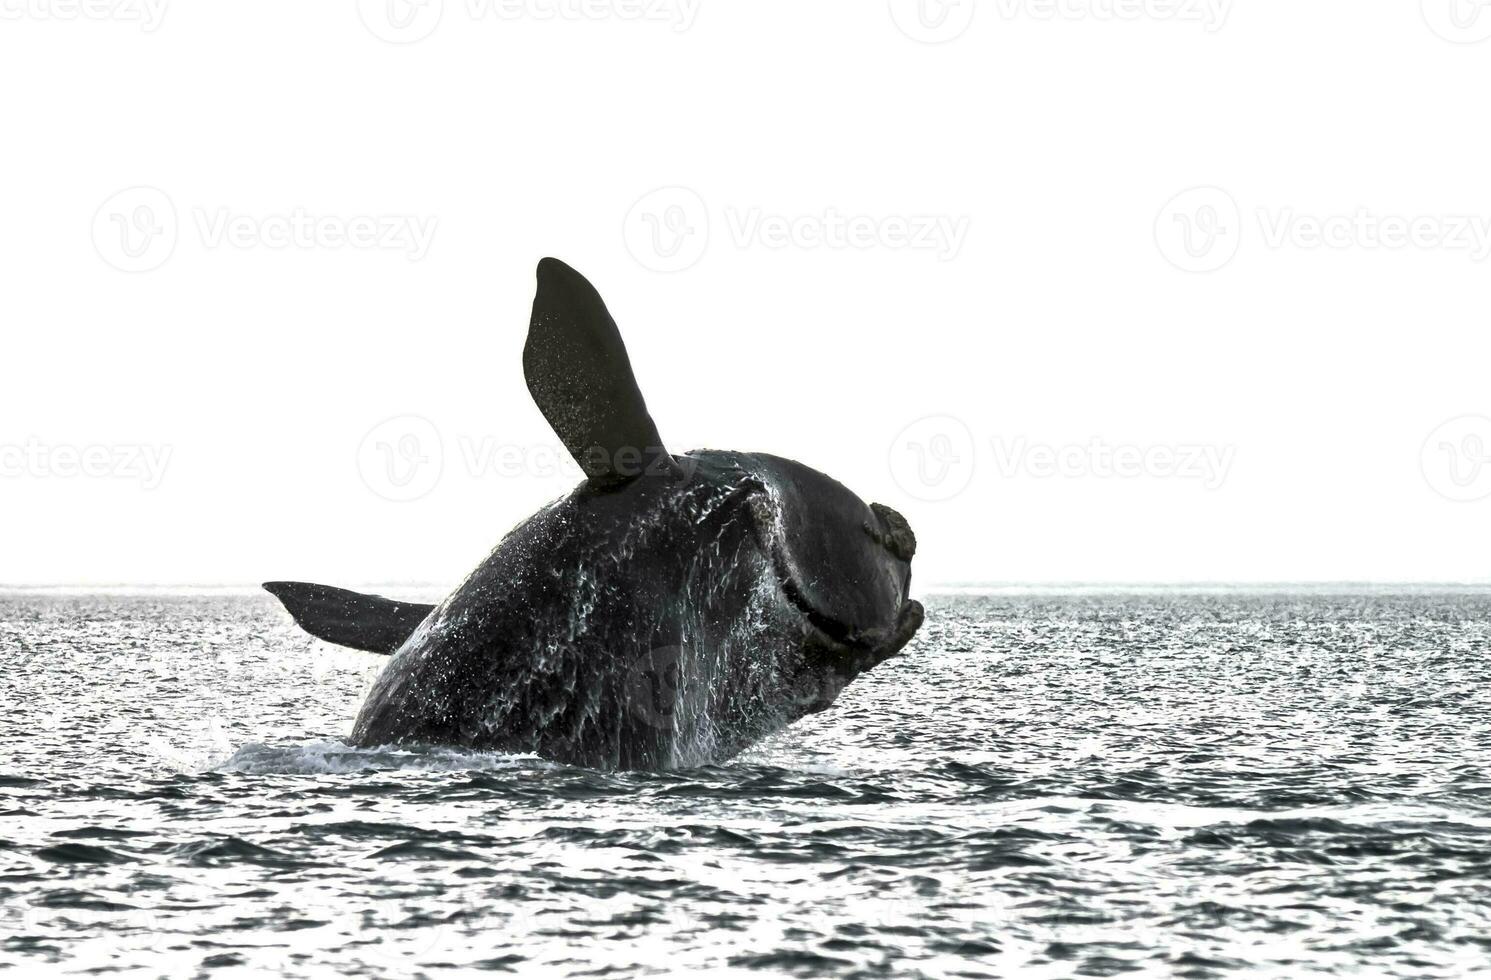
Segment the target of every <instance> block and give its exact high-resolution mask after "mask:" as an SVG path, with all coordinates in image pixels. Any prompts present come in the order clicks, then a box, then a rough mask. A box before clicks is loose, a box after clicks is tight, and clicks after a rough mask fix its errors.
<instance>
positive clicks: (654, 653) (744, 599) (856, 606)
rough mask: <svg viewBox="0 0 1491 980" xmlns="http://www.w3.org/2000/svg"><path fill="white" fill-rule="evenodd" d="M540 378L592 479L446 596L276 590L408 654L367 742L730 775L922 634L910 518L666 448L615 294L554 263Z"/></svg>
mask: <svg viewBox="0 0 1491 980" xmlns="http://www.w3.org/2000/svg"><path fill="white" fill-rule="evenodd" d="M523 372H524V376H525V378H526V380H527V383H528V389H529V392H530V393H531V395H532V397H533V400H534V401H535V403H537V405H538V408H539V410H540V411H541V412H542V413H543V415H544V417H545V418H546V419H547V420H548V422H549V424H550V426H551V427H552V428H553V429H554V431H555V433H556V434H557V435H558V436H559V438H560V440H561V441H562V442H563V443H564V445H565V447H566V449H568V450H569V452H570V453H571V454H572V455H573V456H574V457H575V460H576V461H577V462H578V463H579V464H580V467H581V469H582V470H583V471H584V473H585V480H584V482H583V483H581V485H580V486H579V487H578V488H577V489H575V490H574V492H572V493H570V494H569V495H568V496H566V497H563V498H561V499H560V500H558V501H556V502H554V503H553V504H550V505H549V506H547V507H545V508H544V509H543V510H541V511H539V512H538V513H537V514H535V515H533V516H532V517H530V518H529V519H528V520H526V521H524V522H523V523H522V524H520V525H518V527H517V528H515V529H514V530H513V531H511V532H510V533H508V535H507V536H506V537H504V538H503V539H502V541H501V542H500V543H499V544H498V545H497V547H496V549H495V550H493V552H492V553H491V555H490V556H489V557H488V558H487V559H486V560H485V561H483V562H482V564H481V565H480V566H479V567H477V569H476V570H475V571H473V572H472V573H471V574H470V576H468V577H467V579H466V580H465V582H463V583H462V584H461V585H460V586H459V587H458V588H457V589H456V590H455V591H454V592H453V593H452V594H451V595H450V596H449V597H448V598H447V599H446V600H445V601H444V602H442V603H441V604H440V605H438V606H428V605H420V604H416V603H407V602H397V601H395V600H391V599H384V598H382V597H378V596H365V595H359V594H357V593H354V592H348V591H345V590H342V589H334V588H331V587H329V586H321V585H310V584H305V583H296V582H271V583H267V584H266V585H265V588H266V589H268V590H269V591H270V592H271V593H272V594H274V595H275V596H276V597H277V598H278V599H279V600H280V601H281V602H282V603H283V604H284V606H285V608H286V609H287V610H288V611H289V612H290V614H291V615H292V616H293V617H294V619H295V620H296V622H297V623H299V625H300V626H301V627H302V628H304V629H305V630H306V631H307V632H309V633H311V634H313V635H315V636H317V637H319V638H321V639H324V640H326V641H328V642H331V643H335V644H340V645H343V646H348V647H352V648H355V649H359V650H366V651H370V652H375V653H383V654H391V655H392V657H391V659H390V660H389V662H388V663H387V665H386V666H385V667H384V669H383V671H382V673H381V674H380V675H379V677H378V679H377V680H376V681H375V682H374V685H373V688H372V690H371V692H370V693H369V695H368V697H367V699H366V701H365V702H364V704H363V706H362V710H361V712H360V713H359V715H358V717H357V721H356V723H355V725H354V727H353V732H352V736H351V742H352V744H354V745H357V746H362V747H375V746H383V745H444V746H461V747H469V748H475V749H485V750H495V751H503V752H515V753H536V754H537V755H539V756H541V757H543V758H546V759H550V760H553V761H556V762H561V763H567V764H571V765H579V766H588V767H594V768H605V769H662V768H680V767H689V766H695V765H702V764H708V763H712V762H719V761H723V760H725V759H728V758H729V757H731V756H733V755H735V754H736V753H738V752H740V751H741V750H743V749H745V748H747V747H748V746H750V745H751V744H752V743H754V742H756V741H757V740H759V739H760V738H762V737H764V736H766V735H769V734H771V733H773V732H775V731H778V730H780V729H782V728H783V727H785V726H787V725H789V724H791V723H792V722H793V721H796V720H797V719H799V718H801V717H804V716H805V715H808V714H811V713H813V712H817V711H822V710H823V709H825V708H827V707H829V706H830V705H831V704H832V703H833V702H834V700H835V698H837V697H838V695H839V693H840V692H841V691H842V690H843V688H844V686H845V685H846V684H848V683H849V682H850V681H852V680H854V678H856V677H857V676H858V675H859V674H861V673H863V672H865V671H867V670H870V669H871V668H873V667H875V666H877V665H878V664H880V663H882V662H883V661H885V660H886V659H888V658H889V657H891V656H893V655H894V654H896V653H898V652H899V651H900V650H901V648H902V647H904V646H905V645H906V643H907V642H908V641H909V640H910V639H911V637H912V635H913V634H914V633H915V632H916V631H917V629H918V628H919V627H920V626H921V623H922V618H923V611H922V607H921V604H920V603H918V602H916V601H915V600H913V599H911V598H910V597H909V594H908V593H909V588H910V582H911V559H912V556H913V554H914V553H915V551H916V538H915V536H914V535H913V534H912V531H911V528H910V527H909V526H908V525H907V523H906V521H905V520H904V519H903V518H902V517H901V516H900V515H899V514H897V513H896V512H895V511H893V510H891V509H890V508H889V507H885V506H882V505H880V504H866V503H864V502H863V501H862V500H860V498H859V497H857V496H855V494H854V493H852V492H851V491H850V490H848V489H847V488H846V487H844V486H843V485H841V484H839V483H838V482H836V481H834V480H833V479H831V478H829V477H827V476H825V475H824V474H822V473H819V472H817V471H815V470H813V469H810V468H809V467H807V466H804V465H803V464H801V463H797V462H794V461H792V460H788V459H782V458H778V457H775V456H769V455H765V454H761V453H745V452H726V451H718V450H699V451H695V452H691V453H687V454H684V455H681V456H673V455H671V454H670V453H669V452H668V450H667V449H666V448H665V447H664V444H663V441H662V439H661V437H660V436H659V434H658V430H657V427H656V425H655V424H654V423H653V420H652V417H651V416H650V415H649V414H648V411H647V406H646V403H645V402H644V400H643V398H642V394H641V392H640V391H639V390H638V388H637V383H636V380H635V378H634V376H633V374H632V368H631V362H630V361H629V360H628V358H627V354H626V348H625V347H624V345H623V344H622V341H621V334H620V332H619V331H618V330H617V328H616V323H615V321H614V320H613V319H612V318H611V315H610V313H609V312H608V311H607V309H606V306H605V304H604V302H602V300H601V297H600V295H599V294H598V293H597V292H596V290H595V288H594V287H593V286H591V284H590V283H589V282H588V281H587V280H586V279H585V278H584V277H582V276H581V275H580V274H579V273H577V272H575V271H574V270H573V269H571V268H570V267H569V266H567V265H565V264H564V263H562V262H560V261H558V260H556V259H544V260H543V261H542V262H540V263H539V267H538V292H537V295H536V297H535V299H534V304H533V318H532V321H531V323H530V326H529V332H528V339H527V343H526V345H525V347H524V350H523Z"/></svg>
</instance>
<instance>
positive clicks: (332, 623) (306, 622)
mask: <svg viewBox="0 0 1491 980" xmlns="http://www.w3.org/2000/svg"><path fill="white" fill-rule="evenodd" d="M264 588H265V590H267V591H268V592H269V593H270V594H271V595H273V596H274V597H275V598H276V599H278V600H279V601H280V602H282V603H283V604H284V606H285V608H286V609H287V610H289V612H290V615H291V616H293V617H294V618H295V622H296V623H297V624H298V625H299V626H300V628H301V629H303V630H305V631H306V632H307V633H309V634H311V635H312V636H314V637H316V638H317V639H320V640H325V641H326V642H327V643H335V644H336V645H337V646H343V647H351V648H352V649H354V650H364V651H366V652H368V653H393V652H394V651H395V650H397V649H398V648H399V647H400V646H402V645H403V643H404V641H405V640H407V639H408V638H409V635H410V634H411V633H413V632H414V630H415V628H416V627H417V626H419V624H420V623H422V622H424V620H425V617H426V616H428V615H429V614H430V613H431V612H432V611H433V610H434V608H435V607H434V606H427V605H423V604H421V603H417V602H396V601H394V600H393V599H385V598H383V597H382V596H376V595H361V594H359V593H357V592H348V591H347V590H346V589H334V588H332V587H331V586H329V585H311V584H310V583H308V582H265V583H264Z"/></svg>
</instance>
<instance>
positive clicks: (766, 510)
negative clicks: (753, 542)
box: [739, 454, 923, 713]
mask: <svg viewBox="0 0 1491 980" xmlns="http://www.w3.org/2000/svg"><path fill="white" fill-rule="evenodd" d="M739 460H740V462H741V464H742V465H743V466H744V467H745V468H746V469H748V470H750V472H751V473H752V475H753V476H754V477H755V478H756V480H758V481H759V482H760V484H761V486H762V487H763V489H764V492H763V493H762V494H760V495H759V496H758V497H757V498H756V502H755V523H756V525H757V527H758V534H759V537H760V543H761V546H762V549H763V550H764V551H765V552H766V553H767V555H768V557H769V559H770V563H771V566H772V570H773V572H774V575H775V577H776V580H777V584H778V585H779V586H780V588H781V592H782V595H783V596H784V598H785V600H786V601H787V602H788V603H790V604H791V606H792V607H793V608H794V610H795V612H796V613H797V614H798V615H799V616H800V618H801V623H802V628H803V635H804V644H803V653H804V656H803V660H802V666H801V672H800V674H799V676H798V678H797V685H796V686H797V688H798V694H799V698H800V700H801V701H802V705H801V707H802V709H803V711H804V713H811V712H814V711H821V710H823V709H824V708H827V707H828V706H829V705H831V704H832V703H833V701H834V699H835V698H837V697H838V695H839V693H840V692H841V691H842V690H843V688H844V686H845V685H847V684H848V683H849V682H850V681H852V680H854V678H856V677H858V676H859V675H860V674H861V673H863V672H864V671H867V670H870V669H872V668H874V667H876V666H877V665H879V664H880V663H882V662H884V661H885V660H886V659H888V658H890V657H892V656H894V655H895V654H896V653H899V652H900V650H901V648H902V647H904V646H905V645H906V644H907V642H909V641H910V639H911V637H912V635H913V634H915V633H916V631H917V629H918V628H919V627H920V626H921V624H922V619H923V610H922V605H921V603H919V602H917V601H916V600H914V599H912V598H911V596H910V590H911V560H912V558H913V557H914V556H915V554H916V536H915V535H914V534H913V533H912V531H911V526H910V525H909V524H908V523H907V522H906V519H905V518H903V517H902V516H901V515H900V514H898V513H896V512H895V511H894V510H892V509H891V508H889V507H886V506H884V505H883V504H868V503H866V502H865V501H863V500H861V499H860V498H859V497H858V496H857V495H856V494H855V493H854V492H853V491H851V490H850V489H849V488H848V487H846V486H844V485H843V484H842V483H839V482H838V481H837V480H834V479H833V478H832V477H829V476H827V475H825V474H823V473H820V472H818V471H817V470H815V469H812V468H811V467H809V466H805V465H804V464H802V463H798V462H796V461H794V460H790V459H782V458H780V457H776V456H768V455H764V454H750V455H742V456H741V457H739Z"/></svg>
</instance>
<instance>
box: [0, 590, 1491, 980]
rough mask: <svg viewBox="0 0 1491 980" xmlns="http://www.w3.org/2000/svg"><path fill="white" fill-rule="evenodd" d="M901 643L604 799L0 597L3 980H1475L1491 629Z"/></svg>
mask: <svg viewBox="0 0 1491 980" xmlns="http://www.w3.org/2000/svg"><path fill="white" fill-rule="evenodd" d="M410 597H411V598H419V596H417V595H414V596H410ZM927 605H928V621H927V626H926V627H925V628H924V630H923V632H922V634H921V635H920V636H919V637H918V638H917V639H916V640H915V641H913V643H912V645H911V646H910V647H909V648H908V650H907V652H906V654H905V655H904V656H903V657H902V658H901V659H900V660H898V661H894V662H891V663H888V664H886V665H885V666H883V667H881V668H880V669H879V670H877V671H876V672H875V673H873V674H871V675H868V676H867V677H865V678H862V679H861V680H860V681H858V682H856V683H855V684H854V685H853V686H852V687H851V688H850V689H849V690H848V691H847V692H846V694H845V695H844V697H843V698H842V699H841V700H840V702H839V704H838V705H837V706H836V707H835V708H834V709H832V710H831V711H829V712H827V713H825V714H823V715H820V716H816V717H814V718H810V719H808V720H806V721H803V722H800V723H799V724H797V725H796V726H794V727H793V728H792V729H791V730H789V731H787V732H786V733H785V734H783V735H781V736H779V737H778V738H776V739H774V740H773V741H772V742H771V743H769V744H766V745H763V746H761V747H759V748H758V749H755V750H753V751H751V752H750V753H749V754H748V755H747V756H745V757H742V758H740V759H738V760H736V761H734V762H731V763H729V764H727V765H722V766H718V767H714V768H708V769H703V770H697V771H690V772H677V773H633V774H620V775H617V774H605V773H598V772H590V771H585V770H579V769H569V768H563V767H558V766H553V765H549V764H547V763H544V762H542V761H540V760H537V759H532V758H513V757H500V756H484V755H469V754H460V753H454V752H440V753H421V754H409V753H397V752H390V751H374V752H369V751H354V750H350V749H347V748H345V747H344V746H342V745H341V744H340V743H339V742H338V741H337V739H338V738H339V737H341V736H343V735H344V734H345V733H346V732H347V730H348V728H349V726H350V723H351V719H352V717H353V715H354V713H355V712H356V709H357V707H358V704H359V702H360V698H361V695H362V693H363V692H364V691H365V690H366V688H367V687H368V685H369V683H370V682H371V680H372V678H373V676H374V674H375V673H376V671H377V670H378V668H379V665H380V660H379V658H376V657H372V656H365V655H362V654H355V653H349V652H343V651H338V650H334V649H332V648H330V647H327V646H325V645H322V644H320V643H317V642H316V641H313V640H310V639H309V638H307V637H306V636H304V635H303V634H301V633H300V632H299V631H297V630H296V629H295V628H294V627H293V626H291V625H290V624H289V623H288V621H287V617H285V616H284V614H283V613H282V612H280V611H279V609H278V607H277V606H276V605H275V604H274V603H273V600H271V599H270V598H269V597H268V596H262V597H261V596H234V595H222V594H218V595H214V594H197V595H164V594H152V593H149V592H145V593H143V594H135V595H113V596H100V595H92V596H77V595H62V594H41V593H29V594H28V593H16V594H6V595H0V903H3V905H0V944H3V945H0V966H4V965H9V966H14V967H19V968H20V969H21V970H28V968H29V970H37V969H47V970H52V971H57V970H62V971H100V970H118V971H120V972H124V973H126V974H128V973H130V972H138V973H140V974H145V975H158V974H171V975H190V974H193V973H199V972H206V973H209V974H210V973H212V972H215V971H224V972H234V971H237V972H241V971H242V970H243V969H244V968H250V969H253V968H259V969H263V970H265V971H272V972H276V973H291V974H296V973H317V974H321V973H326V972H328V971H333V970H334V971H338V972H341V973H361V974H365V975H375V976H382V975H388V974H390V973H403V972H408V971H416V972H424V973H430V974H438V973H441V972H442V971H444V970H446V969H448V968H460V969H470V968H485V969H490V970H496V971H509V972H512V973H516V974H520V975H523V976H550V975H581V974H586V975H599V976H632V975H640V974H645V973H661V972H680V973H686V972H691V971H696V970H700V969H704V968H709V969H713V970H720V971H742V972H756V973H758V974H759V973H761V972H765V973H774V974H783V973H788V974H790V973H796V974H800V975H803V976H808V975H813V976H820V975H836V976H889V975H895V976H918V975H925V976H939V977H940V976H968V977H976V976H1010V975H1015V974H1018V975H1022V976H1024V975H1031V976H1050V977H1067V976H1073V975H1085V976H1108V975H1116V974H1120V973H1129V974H1130V975H1134V974H1137V973H1141V972H1142V973H1149V974H1155V975H1182V976H1188V977H1210V976H1229V975H1247V976H1279V977H1304V976H1312V975H1344V974H1351V973H1362V974H1365V975H1369V976H1384V975H1396V976H1403V977H1435V976H1447V977H1448V976H1464V975H1467V974H1469V973H1472V972H1476V971H1481V970H1485V969H1486V965H1487V964H1488V963H1491V775H1488V764H1491V701H1488V694H1487V689H1488V681H1491V666H1488V654H1491V593H1488V592H1485V591H1455V590H1421V591H1418V592H1414V593H1393V592H1389V591H1384V590H1370V591H1358V592H1355V593H1344V594H1332V593H1331V592H1330V591H1328V590H1315V591H1312V592H1309V593H1293V594H1263V593H1233V592H1227V591H1225V590H1222V591H1217V592H1214V593H1211V594H1176V593H1169V592H1165V591H1151V592H1149V593H1146V594H1129V595H1113V594H1101V593H1089V594H1081V593H1067V594H1063V593H1059V592H1050V593H1047V594H1024V595H1019V594H1009V595H975V594H966V595H945V596H931V597H929V598H928V599H927Z"/></svg>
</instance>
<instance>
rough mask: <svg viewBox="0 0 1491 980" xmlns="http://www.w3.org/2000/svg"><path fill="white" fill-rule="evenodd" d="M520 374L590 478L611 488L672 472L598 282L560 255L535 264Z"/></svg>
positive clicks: (551, 423) (571, 453) (670, 464)
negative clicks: (535, 288) (534, 291)
mask: <svg viewBox="0 0 1491 980" xmlns="http://www.w3.org/2000/svg"><path fill="white" fill-rule="evenodd" d="M523 375H524V377H525V378H526V379H527V380H528V391H529V393H530V394H532V395H533V400H534V402H535V403H536V404H537V405H538V408H539V411H541V412H543V413H544V418H546V419H548V420H549V425H550V426H551V427H552V428H553V429H554V432H555V433H556V434H557V435H558V436H559V438H560V439H561V440H562V441H563V442H564V446H565V448H566V449H568V450H569V452H570V455H571V456H573V457H574V458H575V461H576V462H577V463H579V464H580V468H581V469H583V470H584V471H585V476H586V477H587V478H589V480H590V481H591V483H593V484H595V485H596V486H599V487H607V486H614V485H616V484H619V483H623V482H625V481H627V480H630V479H632V478H633V477H637V476H646V475H653V474H660V473H670V472H672V471H673V467H674V463H673V460H672V458H671V457H670V456H669V455H668V451H667V449H666V448H664V446H663V440H662V438H661V437H660V436H659V435H658V431H657V426H656V425H655V424H654V423H653V421H652V416H651V415H649V414H648V413H647V403H646V402H645V401H644V400H643V398H642V392H641V390H640V389H638V387H637V379H636V377H635V376H634V375H633V374H632V363H631V361H630V359H628V358H627V356H626V345H625V344H623V343H622V342H621V332H620V331H619V330H617V329H616V321H615V320H613V319H612V318H611V314H610V313H609V312H608V311H607V310H606V304H605V302H604V301H602V299H601V297H600V294H599V293H597V292H596V290H595V287H594V286H592V285H591V284H590V283H589V282H588V281H587V280H586V279H585V277H584V276H582V275H580V274H579V273H578V272H576V271H575V270H574V269H571V268H570V267H569V266H567V265H565V264H564V263H563V262H560V261H559V260H558V259H544V260H543V261H542V262H540V263H539V264H538V294H537V295H536V296H535V297H534V299H533V320H532V321H531V323H530V324H529V327H528V342H527V344H526V345H525V346H524V348H523Z"/></svg>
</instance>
